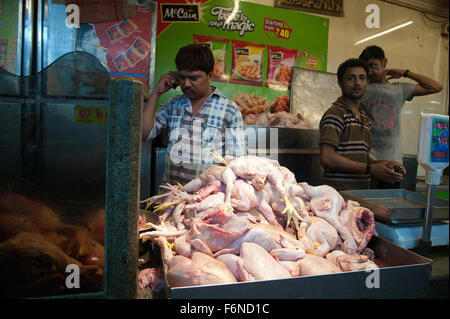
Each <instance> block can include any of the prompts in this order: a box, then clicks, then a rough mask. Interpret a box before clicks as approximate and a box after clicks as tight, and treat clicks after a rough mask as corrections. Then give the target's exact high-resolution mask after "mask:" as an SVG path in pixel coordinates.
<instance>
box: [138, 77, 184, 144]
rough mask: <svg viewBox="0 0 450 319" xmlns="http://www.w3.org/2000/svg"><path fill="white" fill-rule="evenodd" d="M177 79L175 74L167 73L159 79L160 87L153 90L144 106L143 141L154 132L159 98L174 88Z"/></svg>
mask: <svg viewBox="0 0 450 319" xmlns="http://www.w3.org/2000/svg"><path fill="white" fill-rule="evenodd" d="M175 79H176V73H175V72H167V73H165V74H164V75H163V76H161V78H160V79H159V82H158V85H157V86H156V87H155V88H154V89H153V91H152V93H151V94H150V97H149V98H148V100H147V102H146V103H145V106H144V112H143V115H142V140H143V141H145V140H146V139H147V137H148V135H149V134H150V132H151V131H152V128H153V125H154V123H155V111H156V105H157V104H158V100H159V97H160V96H161V95H162V94H164V93H166V92H167V91H169V90H170V89H171V88H172V84H173V82H174V81H175Z"/></svg>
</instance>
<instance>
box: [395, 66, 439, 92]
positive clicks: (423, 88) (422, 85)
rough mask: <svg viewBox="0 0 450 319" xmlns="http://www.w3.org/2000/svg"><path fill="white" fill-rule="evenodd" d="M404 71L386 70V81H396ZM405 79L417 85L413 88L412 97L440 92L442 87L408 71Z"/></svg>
mask: <svg viewBox="0 0 450 319" xmlns="http://www.w3.org/2000/svg"><path fill="white" fill-rule="evenodd" d="M405 72H406V70H403V69H387V70H386V75H387V76H388V78H387V79H388V80H390V79H398V78H400V77H402V76H403V75H404V74H405ZM407 77H408V78H410V79H411V80H414V81H416V82H417V83H418V84H417V85H416V87H415V88H414V93H413V95H414V96H421V95H428V94H434V93H438V92H440V91H442V89H443V86H442V84H441V83H439V82H437V81H435V80H433V79H430V78H429V77H426V76H425V75H421V74H417V73H414V72H411V71H408V74H407Z"/></svg>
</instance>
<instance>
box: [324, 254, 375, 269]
mask: <svg viewBox="0 0 450 319" xmlns="http://www.w3.org/2000/svg"><path fill="white" fill-rule="evenodd" d="M326 259H328V260H329V261H331V262H332V263H333V264H335V265H336V266H338V267H339V268H340V269H342V270H343V271H355V270H367V269H370V270H372V269H378V266H377V265H376V264H375V263H374V262H373V261H371V260H370V259H369V258H368V257H367V256H365V255H359V254H352V255H348V254H346V253H344V252H343V251H340V250H335V251H333V252H331V253H328V254H327V255H326Z"/></svg>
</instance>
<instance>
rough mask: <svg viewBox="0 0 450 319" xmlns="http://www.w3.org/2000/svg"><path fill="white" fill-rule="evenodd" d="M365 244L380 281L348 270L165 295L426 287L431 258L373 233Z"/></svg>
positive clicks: (272, 295) (333, 293)
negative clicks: (370, 252)
mask: <svg viewBox="0 0 450 319" xmlns="http://www.w3.org/2000/svg"><path fill="white" fill-rule="evenodd" d="M368 247H369V248H371V249H373V250H374V252H375V263H376V264H377V265H378V266H379V267H380V270H379V273H378V274H377V275H379V276H378V279H379V281H377V279H375V277H374V276H377V275H375V274H374V271H373V270H371V271H367V272H366V271H351V272H343V273H337V274H328V275H317V276H302V277H296V278H287V279H278V280H263V281H254V282H239V283H231V284H225V285H205V286H191V287H177V288H170V287H168V286H167V285H166V296H168V297H169V298H173V299H183V298H185V299H201V298H204V299H288V298H290V299H293V298H339V299H341V298H368V297H376V296H381V295H386V294H393V293H399V292H405V291H410V290H417V289H423V288H426V287H428V286H429V283H430V278H431V265H432V261H431V260H430V259H428V258H425V257H423V256H420V255H418V254H416V253H414V252H411V251H409V250H406V249H403V248H401V247H398V246H396V245H394V244H393V243H391V242H389V241H387V240H384V239H381V238H378V237H376V236H374V237H373V238H372V240H371V241H370V243H369V245H368ZM370 276H373V277H370ZM372 278H374V279H373V280H372Z"/></svg>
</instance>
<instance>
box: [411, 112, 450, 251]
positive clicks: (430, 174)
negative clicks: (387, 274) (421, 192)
mask: <svg viewBox="0 0 450 319" xmlns="http://www.w3.org/2000/svg"><path fill="white" fill-rule="evenodd" d="M448 134H449V132H448V115H447V116H445V115H437V114H422V115H421V120H420V140H419V156H418V162H419V164H420V165H421V166H422V167H423V168H424V169H425V172H426V173H425V183H426V184H427V209H426V213H425V220H424V223H423V231H422V238H419V240H418V249H419V251H420V252H421V253H422V254H423V255H427V254H429V252H430V250H431V240H430V237H431V225H432V215H433V199H434V192H435V187H436V186H437V185H439V184H440V183H441V176H442V172H443V170H444V169H445V168H446V167H447V166H448V156H449V155H448Z"/></svg>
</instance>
